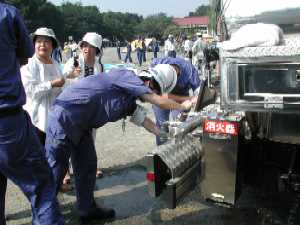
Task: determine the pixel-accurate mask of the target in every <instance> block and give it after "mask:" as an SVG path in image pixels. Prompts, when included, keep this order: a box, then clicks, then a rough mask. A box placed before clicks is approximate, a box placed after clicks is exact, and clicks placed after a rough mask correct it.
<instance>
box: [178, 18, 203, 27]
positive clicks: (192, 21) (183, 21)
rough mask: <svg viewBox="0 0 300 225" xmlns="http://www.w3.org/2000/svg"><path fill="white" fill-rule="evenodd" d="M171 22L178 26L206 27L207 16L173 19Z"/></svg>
mask: <svg viewBox="0 0 300 225" xmlns="http://www.w3.org/2000/svg"><path fill="white" fill-rule="evenodd" d="M173 22H174V23H175V24H177V25H178V26H188V25H208V23H209V19H208V16H193V17H184V18H173Z"/></svg>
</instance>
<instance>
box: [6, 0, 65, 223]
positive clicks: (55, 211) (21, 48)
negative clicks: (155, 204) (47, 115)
mask: <svg viewBox="0 0 300 225" xmlns="http://www.w3.org/2000/svg"><path fill="white" fill-rule="evenodd" d="M32 55H33V43H32V40H31V38H30V36H29V35H28V32H27V29H26V27H25V25H24V22H23V20H22V18H21V16H20V14H19V12H18V10H17V9H16V8H15V7H13V6H11V5H8V4H4V3H3V2H2V1H0V59H1V60H0V96H1V97H0V224H1V225H4V224H5V215H4V213H5V193H6V187H7V178H9V179H11V180H12V181H13V182H14V183H15V184H16V185H18V186H19V187H20V189H21V190H22V191H23V193H24V194H25V195H26V197H27V198H28V200H29V201H30V203H31V208H32V217H33V224H35V225H58V224H59V225H60V224H65V223H64V221H63V219H62V216H61V214H60V212H59V208H58V202H57V199H56V193H55V186H54V181H53V177H52V173H51V170H50V168H49V166H48V163H47V161H46V158H45V154H44V149H43V147H42V145H41V144H40V142H39V140H38V137H37V136H36V133H35V132H34V130H35V129H34V127H33V125H32V123H31V120H30V117H29V115H28V114H27V113H26V112H25V111H24V110H23V109H22V105H24V104H25V99H26V98H25V92H24V88H23V85H22V81H21V76H20V62H21V61H24V59H27V58H30V57H31V56H32ZM16 204H17V203H16Z"/></svg>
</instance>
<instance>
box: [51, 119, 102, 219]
mask: <svg viewBox="0 0 300 225" xmlns="http://www.w3.org/2000/svg"><path fill="white" fill-rule="evenodd" d="M49 118H50V117H49ZM49 124H50V126H49V127H48V129H47V137H46V156H47V159H48V163H49V165H50V167H51V169H52V172H53V174H54V180H55V184H56V188H57V191H58V190H59V187H60V185H61V184H62V181H63V178H64V175H65V173H66V171H67V169H68V163H69V158H70V157H71V162H72V167H73V172H74V178H75V187H76V197H77V209H78V212H79V215H80V216H84V215H88V214H89V213H90V212H92V211H93V210H94V209H95V201H94V187H95V182H96V175H95V174H96V169H97V155H96V150H95V145H94V139H93V135H92V129H90V130H89V131H86V132H85V133H84V135H83V136H82V137H81V139H80V141H79V143H77V144H74V142H72V141H71V139H69V138H68V137H67V135H65V132H64V130H63V129H62V128H61V127H60V125H59V124H57V122H56V121H54V120H51V119H49Z"/></svg>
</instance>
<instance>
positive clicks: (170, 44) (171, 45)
mask: <svg viewBox="0 0 300 225" xmlns="http://www.w3.org/2000/svg"><path fill="white" fill-rule="evenodd" d="M169 51H175V41H170V40H169V39H167V40H166V41H165V55H166V56H167V55H168V52H169Z"/></svg>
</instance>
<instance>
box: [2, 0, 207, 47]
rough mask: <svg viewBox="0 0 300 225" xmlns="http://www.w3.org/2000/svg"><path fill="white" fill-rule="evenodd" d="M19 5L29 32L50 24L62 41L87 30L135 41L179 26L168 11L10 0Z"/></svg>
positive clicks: (77, 37) (76, 37) (159, 35)
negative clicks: (126, 10) (140, 11)
mask: <svg viewBox="0 0 300 225" xmlns="http://www.w3.org/2000/svg"><path fill="white" fill-rule="evenodd" d="M6 2H7V3H10V4H12V5H14V6H16V7H17V8H18V9H19V10H20V12H21V14H22V16H23V17H24V20H25V23H26V25H27V28H28V30H29V32H34V31H35V30H36V28H38V27H45V26H46V27H49V28H52V29H53V30H54V31H55V34H56V36H57V37H58V39H59V40H61V41H66V40H67V39H68V37H69V36H72V37H73V39H74V40H76V41H78V40H80V39H81V38H82V36H83V35H84V34H85V33H86V32H97V33H99V34H101V35H102V36H103V37H105V38H107V39H109V40H116V39H118V40H120V41H124V40H133V39H134V38H136V37H137V36H138V35H142V36H145V37H156V38H157V39H158V40H160V39H163V38H165V37H166V36H167V35H168V33H169V32H170V31H174V29H175V30H176V29H178V28H177V27H176V26H175V24H174V23H173V21H172V18H171V17H168V16H167V15H166V14H165V13H158V14H155V15H150V16H147V17H146V18H144V17H143V16H140V15H138V14H135V13H121V12H100V11H99V9H98V8H97V7H96V6H83V5H82V4H81V3H80V2H77V3H70V2H64V3H63V4H62V5H61V6H55V5H54V4H52V3H51V2H48V1H47V0H7V1H6ZM208 9H209V7H208V6H204V5H202V6H199V7H198V8H197V9H196V10H195V12H190V13H189V15H190V16H203V15H207V13H208V11H209V10H208Z"/></svg>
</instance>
